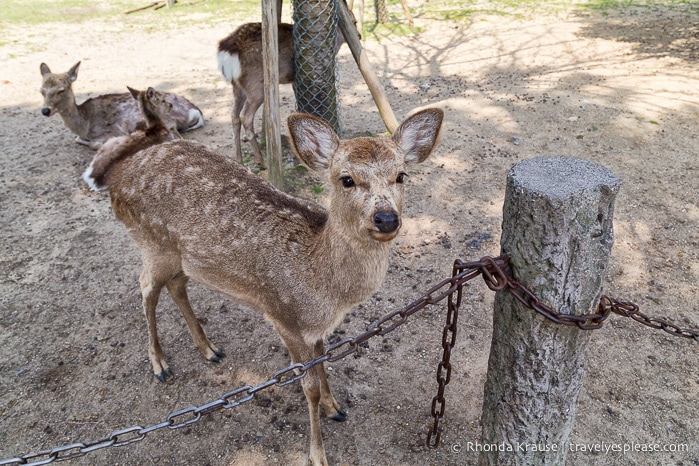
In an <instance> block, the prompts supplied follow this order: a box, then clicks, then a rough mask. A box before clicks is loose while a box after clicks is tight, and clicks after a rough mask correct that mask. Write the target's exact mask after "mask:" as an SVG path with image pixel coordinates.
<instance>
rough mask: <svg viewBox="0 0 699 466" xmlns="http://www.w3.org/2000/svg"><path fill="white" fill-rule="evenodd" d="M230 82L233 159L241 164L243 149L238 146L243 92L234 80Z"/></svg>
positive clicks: (243, 102)
mask: <svg viewBox="0 0 699 466" xmlns="http://www.w3.org/2000/svg"><path fill="white" fill-rule="evenodd" d="M231 84H232V86H233V110H231V123H232V124H233V149H234V154H235V161H236V162H238V163H241V164H242V163H243V151H242V148H241V146H240V144H241V139H240V111H241V110H242V109H243V105H245V92H244V91H243V89H242V88H240V86H238V85H237V84H236V83H235V82H233V83H231Z"/></svg>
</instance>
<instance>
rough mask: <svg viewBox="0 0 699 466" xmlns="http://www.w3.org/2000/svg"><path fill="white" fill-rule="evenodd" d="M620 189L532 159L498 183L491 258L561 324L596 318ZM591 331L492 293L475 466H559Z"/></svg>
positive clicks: (575, 163)
mask: <svg viewBox="0 0 699 466" xmlns="http://www.w3.org/2000/svg"><path fill="white" fill-rule="evenodd" d="M620 186H621V181H620V180H619V179H618V178H616V177H615V176H614V175H613V174H612V173H611V172H610V171H609V170H607V169H606V168H604V167H602V166H600V165H597V164H593V163H591V162H587V161H585V160H581V159H572V158H566V157H539V158H534V159H529V160H525V161H523V162H520V163H518V164H517V165H515V166H514V167H513V168H512V169H511V170H510V172H509V174H508V177H507V190H506V194H505V205H504V207H503V225H502V239H501V248H502V252H503V253H509V254H510V266H511V269H512V270H511V272H512V275H513V276H514V277H515V278H516V279H517V280H518V281H520V282H521V283H522V284H524V285H525V286H527V287H528V288H529V289H530V290H531V291H532V292H533V293H534V294H535V295H536V296H537V297H538V298H539V299H540V301H541V302H542V303H545V304H547V305H549V306H551V307H552V308H554V309H556V310H558V312H560V313H562V314H569V315H582V314H591V313H594V312H596V309H597V303H598V301H599V298H600V295H601V292H602V284H603V280H604V276H605V271H606V269H607V263H608V260H609V255H610V253H611V248H612V244H613V243H614V233H613V228H612V215H613V211H614V199H615V197H616V194H617V192H618V191H619V188H620ZM590 335H591V331H589V330H580V329H578V328H577V327H568V326H563V325H560V324H556V323H553V322H551V321H549V320H547V319H546V318H544V317H542V316H540V315H538V314H537V313H535V312H534V311H532V310H530V309H527V308H525V307H524V306H523V305H522V304H520V303H519V302H518V301H517V300H516V299H515V298H514V297H513V296H512V295H511V294H510V293H509V292H507V291H502V292H499V293H497V295H496V298H495V310H494V315H493V340H492V346H491V349H490V359H489V361H488V374H487V379H486V384H485V399H484V403H483V414H482V424H483V433H482V440H481V444H480V447H481V449H480V452H481V453H480V456H479V464H480V465H499V466H501V465H532V464H544V465H564V464H565V459H566V454H567V452H568V449H569V444H568V439H569V437H570V433H571V431H572V428H573V421H574V419H575V411H576V408H577V401H578V394H579V393H580V388H581V385H582V382H583V377H584V365H585V359H586V356H587V347H588V343H589V339H590Z"/></svg>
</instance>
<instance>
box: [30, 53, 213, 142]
mask: <svg viewBox="0 0 699 466" xmlns="http://www.w3.org/2000/svg"><path fill="white" fill-rule="evenodd" d="M79 66H80V62H78V63H76V64H75V65H74V66H73V67H72V68H71V69H70V70H68V72H67V73H52V72H51V70H50V69H49V67H48V66H47V65H46V63H42V64H41V66H40V70H41V76H42V77H43V80H42V83H41V94H42V95H43V96H44V108H43V109H42V110H41V113H42V114H43V115H45V116H47V117H48V116H51V115H53V114H55V113H58V114H59V115H61V118H63V123H65V125H66V126H67V127H68V129H70V130H71V131H72V132H74V133H75V134H77V137H76V138H75V141H76V142H77V143H79V144H83V145H86V146H88V147H89V148H90V149H92V150H97V149H99V148H100V146H102V144H104V143H105V141H107V140H108V139H109V138H112V137H115V136H126V135H128V134H130V133H132V132H134V131H135V130H136V129H138V125H139V121H141V120H142V118H143V116H142V114H141V112H140V111H139V110H138V106H137V103H136V101H135V100H134V99H133V98H132V96H131V95H130V94H129V93H128V92H125V93H121V94H105V95H100V96H97V97H92V98H90V99H87V100H86V101H85V102H83V103H81V104H80V105H78V104H77V103H76V102H75V96H74V95H73V89H72V84H73V82H74V81H75V80H76V79H77V78H78V67H79ZM163 95H164V96H165V98H166V100H167V101H168V102H169V103H170V104H171V105H172V108H171V111H170V113H169V114H168V115H166V116H164V122H165V124H166V126H168V127H170V128H173V129H174V128H177V129H178V130H179V131H190V130H193V129H196V128H199V127H200V126H202V125H203V124H204V117H203V116H202V113H201V110H199V108H197V107H196V106H195V105H194V104H192V103H191V102H190V101H189V100H187V99H185V98H184V97H181V96H179V95H177V94H171V93H163ZM173 134H175V135H176V136H177V135H179V133H176V131H175V132H174V133H173Z"/></svg>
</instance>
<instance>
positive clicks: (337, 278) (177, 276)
mask: <svg viewBox="0 0 699 466" xmlns="http://www.w3.org/2000/svg"><path fill="white" fill-rule="evenodd" d="M442 119H443V112H442V111H441V110H439V109H427V110H423V111H421V112H418V113H416V114H415V115H413V116H411V117H410V118H408V119H406V120H405V121H404V122H403V123H402V124H401V125H400V126H399V127H398V129H397V130H396V132H395V133H394V134H393V136H392V137H387V136H382V137H374V138H371V137H358V138H355V139H350V140H339V138H338V137H337V135H336V134H335V133H334V132H333V130H332V129H331V128H330V126H328V125H327V124H326V123H324V122H323V121H322V120H320V119H318V118H315V117H313V116H310V115H305V114H299V113H295V114H292V115H291V116H289V118H288V126H289V133H290V136H291V138H290V139H291V145H292V148H293V150H294V152H295V153H296V155H297V156H298V157H299V159H300V160H301V161H302V162H303V163H304V164H305V165H306V166H307V167H308V168H309V169H311V170H314V171H316V172H318V173H320V174H322V175H324V178H325V179H326V182H327V183H328V185H329V189H328V191H329V196H330V199H329V208H328V209H327V210H326V209H325V208H323V207H321V206H319V205H317V204H315V203H313V202H310V201H306V200H303V199H299V198H295V197H292V196H289V195H287V194H285V193H283V192H281V191H279V190H278V189H276V188H275V187H273V186H272V185H271V184H270V183H268V182H266V181H265V180H263V179H262V178H260V177H258V176H256V175H254V174H252V173H250V172H249V171H248V170H246V169H245V168H244V167H243V166H242V165H240V164H238V163H236V162H234V161H233V160H231V159H229V158H227V157H225V156H223V155H221V154H218V153H216V152H213V151H211V150H209V149H207V148H206V147H205V146H204V145H202V144H198V143H196V142H192V141H188V140H177V141H172V142H168V143H165V144H160V145H157V146H154V147H151V148H148V149H146V150H143V151H140V152H137V153H135V154H133V155H130V154H129V155H127V156H124V157H121V156H114V157H112V160H113V161H114V163H112V164H100V167H99V170H98V169H97V167H96V166H94V167H91V169H88V172H87V173H85V175H84V178H85V179H86V180H88V181H89V182H90V183H91V185H92V186H93V187H95V188H97V189H99V188H103V187H107V188H108V189H109V192H110V196H111V200H112V208H113V210H114V214H115V216H116V218H117V219H118V220H119V221H121V222H123V223H124V225H125V226H126V229H127V230H128V232H129V234H130V235H131V237H132V238H133V239H134V241H135V242H136V244H137V245H138V247H139V249H140V250H141V255H142V259H143V271H142V272H141V276H140V283H141V291H142V295H143V308H144V311H145V314H146V320H147V322H148V333H149V351H148V353H149V357H150V361H151V364H152V367H153V372H154V373H155V375H156V376H157V377H158V378H159V379H160V380H161V381H164V380H166V379H167V378H168V377H170V376H172V372H171V370H170V368H169V366H168V363H167V362H166V360H165V357H164V355H163V352H162V349H161V347H160V343H159V341H158V334H157V329H156V320H155V319H156V315H155V309H156V305H157V302H158V298H159V296H160V292H161V289H162V288H163V286H165V287H167V289H168V291H169V292H170V295H171V296H172V299H173V300H174V302H175V303H176V304H177V306H178V307H179V308H180V311H181V312H182V314H183V316H184V318H185V320H186V322H187V325H188V327H189V331H190V334H191V335H192V337H193V340H194V343H195V345H196V346H197V347H198V348H199V350H200V351H201V352H202V353H203V354H204V356H205V357H206V358H207V359H209V360H211V361H218V360H219V358H221V357H222V356H223V353H222V352H221V351H220V350H219V349H218V348H217V347H216V346H215V345H214V344H213V343H211V342H210V341H209V339H208V338H207V337H206V335H205V333H204V331H203V329H202V328H201V326H200V324H199V322H198V321H197V318H196V316H195V315H194V311H193V310H192V307H191V306H190V303H189V300H188V298H187V291H186V285H187V282H188V280H189V278H190V277H191V278H193V279H195V280H196V281H198V282H200V283H202V284H204V285H206V286H207V287H209V288H210V289H213V290H216V291H219V292H221V293H223V294H225V295H227V296H229V297H231V298H233V299H235V300H237V301H239V302H241V303H243V304H246V305H249V306H251V307H254V308H257V309H259V310H260V311H261V312H262V313H263V315H264V316H265V318H266V319H267V320H269V321H270V322H271V323H272V325H273V327H274V328H275V329H276V330H277V332H278V333H279V335H280V336H281V338H282V340H283V341H284V343H285V345H286V347H287V348H288V350H289V354H290V355H291V359H292V360H293V361H294V362H301V363H303V362H307V361H310V360H312V359H314V358H316V357H318V356H320V355H322V354H323V351H324V349H323V338H324V337H325V336H326V335H328V333H329V332H331V331H332V330H333V329H334V328H335V326H336V325H338V323H339V322H341V321H342V319H343V317H344V315H345V314H346V313H347V312H348V311H349V310H350V309H351V308H352V307H353V306H355V305H357V304H358V303H361V302H363V301H365V300H366V299H367V298H369V297H370V296H371V295H372V294H373V293H374V292H375V291H376V290H377V289H378V287H379V286H380V285H381V282H382V281H383V278H384V276H385V274H386V270H387V268H388V258H389V251H390V246H391V243H392V240H393V239H394V238H395V237H396V235H397V234H398V231H399V229H400V227H401V211H402V207H403V194H404V184H403V183H404V181H405V179H406V174H405V170H406V165H407V164H410V163H420V162H423V161H424V160H425V159H426V158H427V157H429V155H430V154H431V153H432V152H433V150H434V149H435V147H436V145H437V141H438V136H439V132H440V128H441V124H442ZM302 386H303V390H304V393H305V395H306V399H307V401H308V407H309V414H310V422H311V445H310V454H309V459H310V461H311V463H312V464H313V465H314V466H321V465H322V466H325V465H327V460H326V456H325V449H324V447H323V439H322V434H321V428H320V412H319V408H318V405H319V404H320V406H322V408H323V410H324V412H325V414H326V416H328V417H331V418H333V419H335V420H338V421H343V420H344V419H345V413H344V412H343V411H342V410H341V409H340V405H339V404H338V403H337V401H336V400H335V398H334V397H333V395H332V393H331V391H330V387H329V385H328V382H327V379H326V376H325V370H324V368H323V366H322V365H317V366H315V367H313V368H312V369H310V370H309V371H308V373H307V374H306V377H304V378H303V379H302Z"/></svg>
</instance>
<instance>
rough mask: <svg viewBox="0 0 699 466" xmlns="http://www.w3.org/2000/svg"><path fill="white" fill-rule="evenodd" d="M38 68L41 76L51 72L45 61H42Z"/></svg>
mask: <svg viewBox="0 0 699 466" xmlns="http://www.w3.org/2000/svg"><path fill="white" fill-rule="evenodd" d="M39 69H40V70H41V76H46V75H47V74H51V70H50V69H49V66H48V65H47V64H46V63H42V64H41V65H39Z"/></svg>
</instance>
